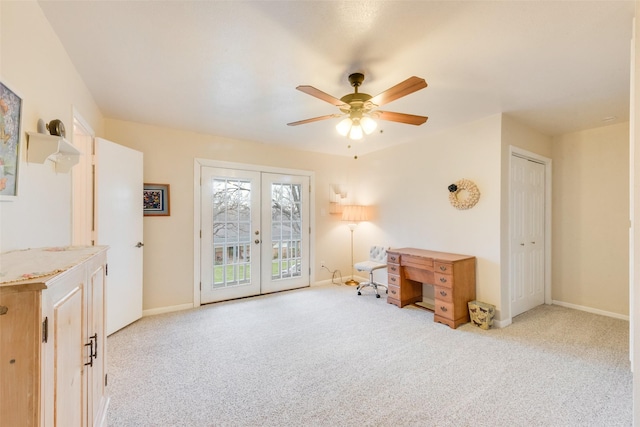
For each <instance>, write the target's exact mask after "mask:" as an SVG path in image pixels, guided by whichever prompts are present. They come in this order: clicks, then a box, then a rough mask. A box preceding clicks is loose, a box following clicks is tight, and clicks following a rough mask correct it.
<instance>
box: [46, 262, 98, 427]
mask: <svg viewBox="0 0 640 427" xmlns="http://www.w3.org/2000/svg"><path fill="white" fill-rule="evenodd" d="M80 272H82V270H80ZM83 279H84V277H83V275H80V276H78V275H76V274H74V275H73V277H69V278H68V282H67V283H68V284H70V285H71V286H70V287H67V286H66V284H65V286H64V287H61V288H60V289H56V291H57V292H56V294H58V292H59V291H65V292H62V295H60V296H59V297H57V298H54V299H53V301H54V302H53V325H52V328H51V332H53V343H51V336H50V337H49V339H50V341H49V344H48V345H52V348H53V392H54V397H53V401H54V402H55V424H54V425H56V426H82V425H84V424H85V423H84V422H83V421H84V410H83V398H82V397H83V393H84V391H85V384H86V383H84V382H83V376H82V371H83V368H84V361H85V354H88V351H87V350H86V348H87V347H85V345H84V344H85V342H84V336H85V333H84V319H85V317H84V316H83V314H84V313H83V307H84V298H85V295H84V292H85V286H84V280H83Z"/></svg>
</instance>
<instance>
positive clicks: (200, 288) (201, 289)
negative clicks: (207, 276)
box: [200, 282, 202, 290]
mask: <svg viewBox="0 0 640 427" xmlns="http://www.w3.org/2000/svg"><path fill="white" fill-rule="evenodd" d="M200 290H202V282H200Z"/></svg>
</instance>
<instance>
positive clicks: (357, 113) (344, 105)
mask: <svg viewBox="0 0 640 427" xmlns="http://www.w3.org/2000/svg"><path fill="white" fill-rule="evenodd" d="M363 81H364V74H362V73H353V74H350V75H349V83H350V84H351V86H353V88H354V92H353V93H350V94H347V95H345V96H343V97H342V98H340V99H338V98H335V97H333V96H331V95H329V94H327V93H325V92H323V91H321V90H319V89H316V88H315V87H313V86H298V87H296V89H297V90H299V91H300V92H304V93H306V94H307V95H311V96H315V97H316V98H318V99H321V100H323V101H326V102H328V103H329V104H332V105H335V106H336V107H338V109H339V110H340V113H336V114H328V115H326V116H320V117H314V118H311V119H306V120H300V121H297V122H292V123H287V125H288V126H298V125H303V124H305V123H312V122H317V121H319V120H326V119H331V118H337V117H345V118H344V119H343V120H341V121H340V122H339V123H338V124H337V126H336V129H337V130H338V132H339V133H340V134H341V135H343V136H348V137H349V138H350V139H356V140H357V139H361V138H362V137H363V133H365V134H367V135H368V134H370V133H371V132H373V131H374V130H375V128H376V126H377V123H376V122H375V120H374V119H376V118H377V119H381V120H388V121H391V122H398V123H405V124H409V125H415V126H419V125H421V124H423V123H424V122H426V121H427V119H428V117H424V116H416V115H413V114H405V113H394V112H391V111H382V110H378V109H377V108H378V107H380V106H382V105H384V104H388V103H390V102H391V101H395V100H396V99H398V98H402V97H403V96H407V95H409V94H412V93H413V92H416V91H418V90H420V89H424V88H425V87H427V82H425V80H424V79H421V78H420V77H415V76H413V77H409V78H408V79H406V80H405V81H403V82H401V83H398V84H397V85H395V86H393V87H391V88H389V89H387V90H385V91H384V92H382V93H380V94H378V95H376V96H371V95H369V94H366V93H360V92H358V88H359V87H360V85H362V82H363Z"/></svg>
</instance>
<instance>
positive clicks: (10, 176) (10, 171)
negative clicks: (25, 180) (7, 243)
mask: <svg viewBox="0 0 640 427" xmlns="http://www.w3.org/2000/svg"><path fill="white" fill-rule="evenodd" d="M21 123H22V98H20V97H19V96H18V95H16V93H15V92H13V91H12V90H11V89H9V88H8V87H7V86H6V85H5V84H4V83H2V82H0V201H2V200H14V199H16V198H17V197H18V169H19V167H20V145H21V144H20V140H21V139H22V138H21V137H22V124H21Z"/></svg>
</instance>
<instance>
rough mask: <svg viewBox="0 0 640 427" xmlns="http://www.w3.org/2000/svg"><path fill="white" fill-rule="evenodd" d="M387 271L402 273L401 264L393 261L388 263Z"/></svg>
mask: <svg viewBox="0 0 640 427" xmlns="http://www.w3.org/2000/svg"><path fill="white" fill-rule="evenodd" d="M387 272H388V273H389V274H396V275H398V276H399V275H400V265H399V264H391V263H387Z"/></svg>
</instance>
